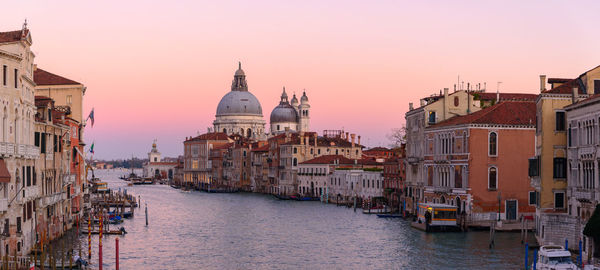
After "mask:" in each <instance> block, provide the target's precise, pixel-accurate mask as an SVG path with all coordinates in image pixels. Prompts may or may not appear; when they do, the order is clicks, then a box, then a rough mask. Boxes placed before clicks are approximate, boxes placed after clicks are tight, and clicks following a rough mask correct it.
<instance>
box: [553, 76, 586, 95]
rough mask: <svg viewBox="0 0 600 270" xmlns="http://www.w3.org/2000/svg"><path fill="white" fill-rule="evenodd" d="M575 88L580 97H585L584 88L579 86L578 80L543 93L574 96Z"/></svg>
mask: <svg viewBox="0 0 600 270" xmlns="http://www.w3.org/2000/svg"><path fill="white" fill-rule="evenodd" d="M573 87H577V88H578V91H579V94H580V95H585V94H586V93H585V92H584V89H583V87H581V86H580V85H579V80H578V79H572V80H569V81H568V82H565V83H563V84H561V85H559V86H557V87H554V88H552V89H548V90H545V91H543V92H542V93H544V94H572V93H573Z"/></svg>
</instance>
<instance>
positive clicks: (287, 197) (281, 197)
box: [273, 194, 292, 200]
mask: <svg viewBox="0 0 600 270" xmlns="http://www.w3.org/2000/svg"><path fill="white" fill-rule="evenodd" d="M273 196H275V198H277V199H280V200H291V199H292V198H291V197H290V196H287V195H279V194H273Z"/></svg>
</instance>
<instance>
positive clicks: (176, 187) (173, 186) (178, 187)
mask: <svg viewBox="0 0 600 270" xmlns="http://www.w3.org/2000/svg"><path fill="white" fill-rule="evenodd" d="M170 186H171V187H172V188H174V189H180V188H181V187H180V186H178V185H170Z"/></svg>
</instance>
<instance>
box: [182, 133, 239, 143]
mask: <svg viewBox="0 0 600 270" xmlns="http://www.w3.org/2000/svg"><path fill="white" fill-rule="evenodd" d="M202 140H207V141H209V140H210V141H226V140H229V137H228V136H227V134H225V133H223V132H211V133H204V134H202V135H198V136H196V137H193V138H190V139H188V140H186V142H189V141H202Z"/></svg>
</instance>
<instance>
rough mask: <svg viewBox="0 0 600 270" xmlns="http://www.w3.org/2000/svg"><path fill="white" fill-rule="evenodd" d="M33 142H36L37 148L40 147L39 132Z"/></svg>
mask: <svg viewBox="0 0 600 270" xmlns="http://www.w3.org/2000/svg"><path fill="white" fill-rule="evenodd" d="M33 141H34V144H35V146H37V147H40V133H39V132H36V133H35V134H34V140H33Z"/></svg>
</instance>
